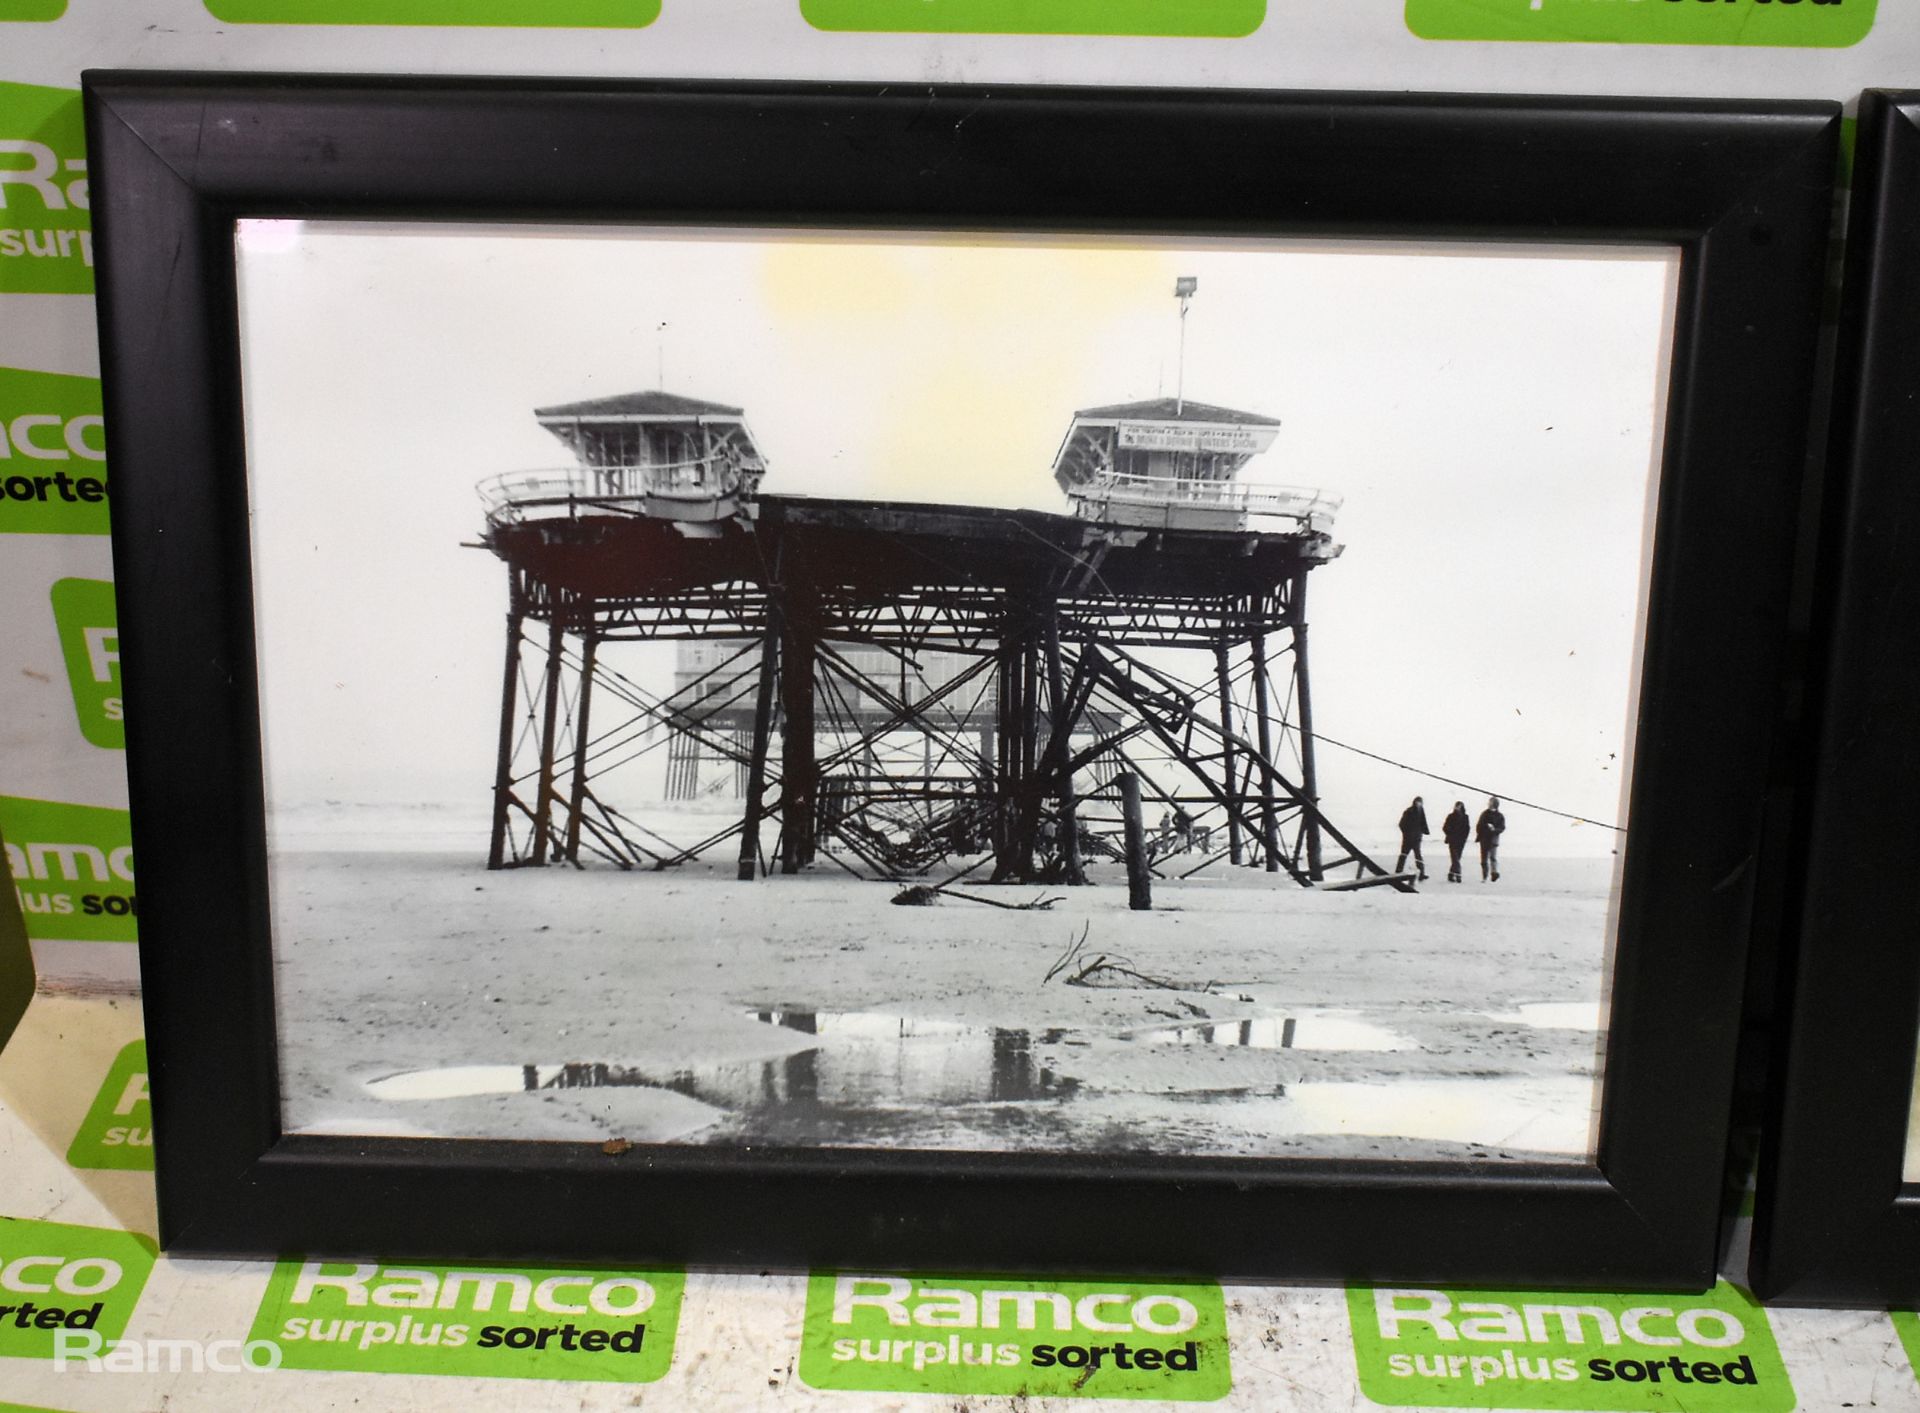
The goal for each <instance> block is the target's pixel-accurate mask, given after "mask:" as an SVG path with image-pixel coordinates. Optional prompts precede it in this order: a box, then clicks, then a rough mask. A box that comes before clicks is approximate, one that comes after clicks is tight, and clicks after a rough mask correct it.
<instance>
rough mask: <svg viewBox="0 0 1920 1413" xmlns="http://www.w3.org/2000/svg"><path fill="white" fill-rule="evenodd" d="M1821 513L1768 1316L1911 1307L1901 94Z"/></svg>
mask: <svg viewBox="0 0 1920 1413" xmlns="http://www.w3.org/2000/svg"><path fill="white" fill-rule="evenodd" d="M1853 172H1854V176H1853V194H1852V201H1851V203H1850V205H1849V208H1848V233H1847V252H1846V291H1845V297H1844V300H1843V304H1842V316H1841V325H1840V334H1839V345H1838V354H1837V358H1836V365H1835V374H1834V382H1835V390H1834V402H1833V424H1832V436H1831V441H1830V447H1831V450H1830V458H1829V459H1830V465H1831V472H1830V478H1829V479H1830V485H1831V491H1830V498H1829V504H1828V508H1827V512H1826V515H1825V518H1824V520H1823V522H1822V546H1821V554H1820V570H1819V578H1818V604H1819V609H1818V612H1819V618H1818V624H1819V629H1818V632H1817V633H1816V635H1815V643H1816V648H1817V651H1818V661H1819V663H1820V669H1821V670H1820V674H1819V675H1818V676H1817V677H1816V678H1815V682H1816V686H1817V692H1816V694H1815V697H1814V701H1815V707H1816V709H1815V711H1814V713H1813V714H1812V732H1811V737H1810V740H1809V744H1808V749H1807V752H1806V757H1805V765H1804V775H1805V796H1806V800H1807V804H1806V806H1805V809H1804V811H1803V813H1802V815H1801V817H1800V819H1799V821H1798V824H1799V833H1798V835H1797V836H1796V843H1797V853H1798V855H1799V857H1800V858H1801V859H1803V860H1804V865H1805V879H1804V883H1803V885H1802V887H1801V889H1800V890H1799V891H1798V892H1797V894H1796V907H1795V910H1794V911H1795V917H1794V922H1795V924H1796V938H1795V942H1794V946H1793V948H1792V950H1791V955H1790V963H1789V974H1788V978H1787V985H1786V988H1785V991H1784V996H1785V1000H1784V1001H1783V1004H1782V1007H1781V1017H1782V1020H1781V1026H1780V1031H1779V1034H1778V1035H1777V1037H1776V1044H1775V1072H1774V1080H1775V1085H1774V1090H1773V1095H1772V1107H1771V1111H1770V1113H1769V1115H1768V1123H1767V1125H1766V1130H1765V1138H1766V1141H1765V1143H1764V1146H1763V1148H1762V1151H1761V1164H1760V1172H1759V1185H1758V1189H1757V1194H1756V1205H1755V1228H1754V1248H1753V1264H1754V1286H1755V1289H1756V1291H1758V1292H1759V1293H1760V1294H1761V1295H1762V1296H1764V1297H1766V1298H1769V1299H1775V1300H1779V1301H1781V1302H1783V1303H1787V1304H1808V1305H1869V1306H1880V1307H1883V1308H1884V1307H1889V1306H1900V1305H1907V1306H1911V1304H1912V1303H1913V1302H1914V1301H1916V1300H1920V1189H1917V1188H1916V1186H1915V1182H1914V1179H1915V1176H1916V1168H1915V1158H1914V1149H1913V1137H1912V1135H1913V1129H1914V1123H1913V1115H1914V1099H1915V1084H1914V1057H1915V1054H1916V1049H1917V1048H1920V1044H1917V1042H1920V947H1916V946H1915V944H1914V938H1915V932H1916V925H1920V906H1917V905H1916V903H1915V900H1914V891H1913V888H1912V885H1911V881H1910V880H1909V879H1908V878H1907V877H1906V872H1905V868H1904V866H1903V863H1902V860H1901V857H1900V849H1899V844H1898V840H1897V831H1898V829H1899V826H1900V824H1901V822H1902V821H1903V820H1905V819H1906V818H1907V817H1908V815H1909V814H1910V813H1911V811H1912V808H1913V802H1914V800H1915V798H1916V797H1920V736H1917V735H1916V733H1915V729H1914V723H1915V721H1916V719H1920V717H1917V715H1916V714H1917V713H1920V634H1917V633H1916V631H1915V611H1916V609H1917V608H1920V596H1917V595H1916V592H1915V583H1914V579H1913V573H1912V565H1913V551H1914V547H1913V541H1912V533H1913V527H1914V525H1915V523H1916V517H1920V457H1916V451H1915V449H1916V448H1917V447H1920V343H1916V340H1915V338H1914V326H1915V321H1916V318H1920V93H1913V92H1894V91H1871V92H1868V93H1867V94H1865V95H1864V96H1863V97H1862V100H1861V104H1860V127H1859V141H1858V144H1857V147H1856V149H1855V158H1854V167H1853Z"/></svg>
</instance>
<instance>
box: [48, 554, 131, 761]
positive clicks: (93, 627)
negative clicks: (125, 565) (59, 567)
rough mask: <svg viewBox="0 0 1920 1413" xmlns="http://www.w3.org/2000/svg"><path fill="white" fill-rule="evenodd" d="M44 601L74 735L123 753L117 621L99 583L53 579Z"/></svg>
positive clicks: (109, 595)
mask: <svg viewBox="0 0 1920 1413" xmlns="http://www.w3.org/2000/svg"><path fill="white" fill-rule="evenodd" d="M48 597H49V598H50V599H51V601H52V603H53V623H54V627H55V629H56V631H57V632H58V633H59V635H60V655H61V657H62V658H64V659H65V660H66V664H67V682H68V684H69V685H70V686H71V687H72V689H73V710H74V714H75V715H76V716H77V717H78V718H79V721H80V734H81V735H82V736H84V737H86V738H87V742H88V744H89V745H94V746H99V747H100V748H101V749H102V750H108V751H118V750H124V749H125V748H126V744H127V733H126V727H125V725H124V724H123V722H124V719H125V718H124V716H123V714H122V712H121V704H120V619H119V615H118V612H117V610H116V609H115V608H114V603H113V585H112V584H111V583H110V582H108V581H107V580H105V579H60V580H56V581H55V583H54V586H53V589H52V591H51V592H50V593H49V595H48Z"/></svg>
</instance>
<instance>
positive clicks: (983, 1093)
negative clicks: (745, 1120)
mask: <svg viewBox="0 0 1920 1413" xmlns="http://www.w3.org/2000/svg"><path fill="white" fill-rule="evenodd" d="M746 1014H747V1015H748V1016H750V1017H751V1018H752V1019H754V1020H756V1021H758V1022H760V1023H761V1024H762V1025H770V1026H776V1027H778V1028H779V1029H781V1030H788V1031H793V1032H795V1033H796V1034H799V1035H805V1036H809V1037H811V1038H812V1039H813V1040H814V1041H815V1043H814V1044H812V1045H809V1046H808V1047H807V1048H806V1049H804V1050H801V1051H799V1052H798V1053H797V1054H792V1055H784V1056H781V1057H780V1058H778V1059H773V1060H737V1061H722V1062H717V1063H712V1064H702V1065H686V1066H662V1065H635V1064H620V1063H607V1062H601V1061H576V1062H569V1063H561V1064H533V1065H455V1066H450V1067H447V1068H442V1069H430V1070H409V1071H406V1072H404V1073H401V1074H393V1075H386V1076H384V1077H382V1078H380V1079H375V1080H370V1081H368V1083H367V1086H366V1088H367V1092H368V1093H370V1094H373V1095H375V1096H376V1097H378V1098H381V1099H389V1100H399V1101H403V1102H404V1101H411V1100H430V1099H467V1098H473V1097H475V1096H479V1095H490V1094H522V1093H537V1092H541V1091H548V1090H561V1089H600V1088H611V1087H642V1088H648V1089H663V1090H671V1091H672V1092H674V1093H676V1094H684V1095H686V1096H687V1097H689V1098H691V1099H698V1100H700V1101H701V1102H703V1103H707V1104H712V1105H715V1106H717V1107H719V1108H722V1109H731V1110H738V1111H756V1110H768V1109H785V1110H807V1109H842V1110H877V1109H900V1108H920V1107H926V1106H939V1105H952V1104H1010V1103H1030V1102H1034V1101H1037V1100H1047V1099H1063V1098H1066V1097H1068V1096H1070V1095H1072V1094H1073V1093H1075V1091H1077V1090H1078V1089H1079V1087H1080V1083H1079V1081H1078V1080H1076V1079H1073V1078H1070V1077H1068V1076H1065V1075H1062V1074H1060V1073H1059V1072H1058V1071H1056V1070H1055V1069H1054V1068H1053V1067H1052V1066H1051V1065H1050V1064H1048V1063H1046V1062H1045V1061H1044V1060H1043V1058H1042V1055H1041V1052H1042V1051H1043V1050H1044V1049H1046V1048H1050V1047H1056V1046H1063V1045H1064V1046H1085V1045H1087V1044H1088V1043H1089V1042H1088V1037H1087V1036H1085V1035H1083V1034H1081V1033H1077V1032H1074V1031H1071V1030H1068V1029H1066V1028H1064V1027H1051V1028H1048V1029H1045V1030H1040V1031H1032V1030H1017V1029H1012V1028H1009V1027H1005V1026H987V1025H967V1024H964V1023H962V1022H958V1021H946V1020H927V1019H920V1018H916V1017H912V1016H900V1015H888V1014H884V1013H880V1012H874V1011H809V1010H797V1009H784V1008H773V1007H768V1008H765V1009H760V1008H756V1009H753V1010H750V1011H748V1012H746ZM1109 1039H1111V1040H1117V1041H1120V1042H1122V1043H1128V1042H1133V1043H1144V1044H1148V1045H1189V1046H1223V1047H1235V1048H1245V1049H1251V1050H1372V1051H1388V1050H1399V1049H1401V1048H1402V1047H1403V1044H1404V1043H1405V1042H1404V1040H1403V1037H1401V1036H1399V1035H1396V1034H1395V1033H1394V1032H1392V1031H1390V1030H1387V1029H1385V1028H1384V1027H1381V1026H1377V1025H1373V1024H1370V1023H1369V1022H1366V1021H1361V1020H1355V1019H1353V1018H1352V1017H1351V1016H1348V1015H1340V1014H1305V1015H1300V1016H1280V1015H1271V1016H1261V1017H1253V1018H1249V1019H1246V1020H1232V1021H1208V1022H1204V1023H1195V1024H1192V1025H1182V1026H1173V1027H1168V1028H1165V1029H1159V1030H1144V1031H1136V1032H1133V1033H1131V1034H1126V1035H1120V1036H1112V1037H1109ZM1233 1092H1235V1093H1239V1092H1244V1091H1233ZM1191 1097H1195V1098H1212V1097H1217V1096H1215V1095H1213V1094H1211V1093H1208V1092H1203V1091H1192V1092H1191Z"/></svg>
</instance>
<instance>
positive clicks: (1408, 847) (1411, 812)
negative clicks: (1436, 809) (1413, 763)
mask: <svg viewBox="0 0 1920 1413" xmlns="http://www.w3.org/2000/svg"><path fill="white" fill-rule="evenodd" d="M1432 832H1433V831H1432V830H1430V829H1428V828H1427V807H1426V806H1425V805H1423V804H1421V803H1420V797H1419V796H1418V795H1415V796H1414V797H1413V803H1412V804H1410V805H1408V806H1407V807H1406V808H1405V809H1404V810H1402V811H1401V812H1400V861H1399V862H1398V863H1396V864H1395V865H1394V866H1393V871H1394V872H1395V873H1399V872H1401V871H1402V870H1403V869H1405V868H1406V866H1407V855H1408V854H1412V855H1413V866H1414V867H1415V868H1417V869H1419V870H1420V878H1419V881H1420V882H1422V883H1424V882H1426V880H1427V861H1426V860H1425V859H1423V858H1421V857H1420V841H1421V840H1422V839H1424V838H1426V837H1427V835H1428V834H1430V833H1432Z"/></svg>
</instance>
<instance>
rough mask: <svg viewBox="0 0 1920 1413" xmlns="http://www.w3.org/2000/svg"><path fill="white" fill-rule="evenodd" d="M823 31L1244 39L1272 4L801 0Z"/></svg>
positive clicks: (1259, 0)
mask: <svg viewBox="0 0 1920 1413" xmlns="http://www.w3.org/2000/svg"><path fill="white" fill-rule="evenodd" d="M800 13H801V14H802V15H804V16H805V17H806V20H807V23H808V24H810V25H812V26H814V28H816V29H841V30H865V31H870V32H885V33H902V32H910V33H915V34H1142V35H1161V36H1166V37H1170V38H1172V37H1185V38H1190V39H1238V38H1240V37H1241V36H1242V35H1248V34H1252V33H1253V32H1254V31H1255V30H1256V29H1258V28H1260V23H1261V21H1263V20H1264V19H1265V18H1266V16H1267V0H800Z"/></svg>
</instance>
